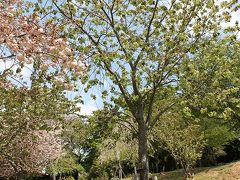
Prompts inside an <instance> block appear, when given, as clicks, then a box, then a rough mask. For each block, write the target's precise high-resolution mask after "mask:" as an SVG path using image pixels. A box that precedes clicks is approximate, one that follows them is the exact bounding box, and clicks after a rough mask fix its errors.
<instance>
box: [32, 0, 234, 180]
mask: <svg viewBox="0 0 240 180" xmlns="http://www.w3.org/2000/svg"><path fill="white" fill-rule="evenodd" d="M41 3H42V1H40V2H39V3H38V4H37V6H36V8H37V9H38V10H39V12H40V13H41V14H42V16H44V15H46V18H49V19H51V21H56V22H58V23H59V24H61V25H60V27H61V29H62V31H63V36H66V37H68V38H69V39H70V42H71V43H73V44H74V47H75V49H76V50H78V51H80V52H81V53H83V55H82V58H83V59H85V60H88V65H89V66H88V67H89V68H88V69H89V74H95V77H96V78H95V79H91V78H90V80H89V81H88V86H87V88H91V87H92V86H93V85H103V84H105V81H107V82H108V83H109V84H108V85H107V87H106V89H105V90H103V92H102V95H103V97H111V98H110V99H111V101H112V102H114V104H115V105H116V106H119V107H120V110H121V109H122V108H124V109H127V110H128V111H129V112H130V113H131V115H132V116H133V118H134V122H135V123H136V124H137V127H138V128H137V134H138V136H137V138H138V144H139V146H138V158H139V172H140V179H141V180H146V179H147V178H148V173H147V172H148V165H147V164H148V163H147V161H148V160H147V159H148V146H147V141H148V140H147V139H148V132H149V130H150V129H151V128H152V127H153V126H154V125H155V123H156V122H157V121H158V120H159V118H161V115H163V114H164V113H165V112H167V111H168V110H169V109H170V108H171V107H172V106H174V104H175V103H176V102H175V101H174V100H172V98H171V100H169V101H167V102H168V103H167V104H165V106H164V107H161V106H160V107H159V106H158V107H155V104H154V100H155V98H156V96H157V92H159V91H160V92H161V91H165V90H166V88H168V87H170V86H172V87H175V88H176V89H175V92H174V93H176V92H177V86H178V80H179V74H180V73H179V69H180V68H179V67H180V66H181V64H182V62H183V61H184V60H186V59H188V58H189V57H193V56H194V55H195V53H196V52H200V51H201V49H202V48H203V47H204V46H207V44H208V42H210V41H216V40H217V39H218V38H221V36H220V34H219V33H220V32H221V22H223V21H230V19H231V11H232V10H233V6H234V4H235V3H236V1H223V2H222V3H221V4H220V3H219V2H217V1H214V0H191V1H190V0H167V1H159V0H93V1H88V0H66V1H64V0H61V1H60V0H59V1H58V0H52V1H48V3H47V5H46V4H45V3H42V4H44V5H45V6H41ZM51 12H52V13H51ZM49 14H51V15H49ZM89 74H88V75H89ZM101 77H104V78H105V81H104V80H103V79H104V78H101ZM83 80H84V81H85V80H86V78H85V79H84V78H83ZM93 97H94V96H93ZM119 97H120V98H119ZM163 98H164V99H165V100H167V99H166V96H163ZM153 109H158V111H157V112H158V113H153Z"/></svg>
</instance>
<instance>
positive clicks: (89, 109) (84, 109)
mask: <svg viewBox="0 0 240 180" xmlns="http://www.w3.org/2000/svg"><path fill="white" fill-rule="evenodd" d="M97 109H98V108H97V107H95V106H91V105H81V110H80V114H81V115H91V114H92V113H93V111H96V110H97Z"/></svg>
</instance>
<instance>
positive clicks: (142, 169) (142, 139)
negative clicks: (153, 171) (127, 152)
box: [138, 118, 148, 180]
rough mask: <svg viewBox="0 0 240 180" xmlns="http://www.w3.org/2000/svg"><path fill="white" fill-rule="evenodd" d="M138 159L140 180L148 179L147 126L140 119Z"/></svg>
mask: <svg viewBox="0 0 240 180" xmlns="http://www.w3.org/2000/svg"><path fill="white" fill-rule="evenodd" d="M138 131H139V134H138V143H139V144H138V158H139V173H140V180H147V179H148V154H147V126H146V123H145V122H144V119H143V118H142V119H141V120H140V121H139V127H138Z"/></svg>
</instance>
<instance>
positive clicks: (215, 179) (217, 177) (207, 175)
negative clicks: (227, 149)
mask: <svg viewBox="0 0 240 180" xmlns="http://www.w3.org/2000/svg"><path fill="white" fill-rule="evenodd" d="M194 174H195V176H194V180H236V179H239V180H240V161H237V162H233V163H229V164H224V165H221V166H214V167H203V168H195V169H194ZM154 175H157V176H158V179H160V180H182V179H183V178H182V176H183V172H182V170H175V171H169V172H164V173H159V174H154ZM124 180H131V178H125V179H124Z"/></svg>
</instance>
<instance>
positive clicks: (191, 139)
mask: <svg viewBox="0 0 240 180" xmlns="http://www.w3.org/2000/svg"><path fill="white" fill-rule="evenodd" d="M153 133H154V134H155V135H156V136H157V139H158V141H160V144H161V147H162V148H163V149H165V150H167V151H169V152H170V153H171V155H172V156H173V157H174V159H175V160H176V161H177V162H178V163H180V164H181V166H182V167H183V169H184V171H185V175H186V176H187V177H188V176H189V173H190V170H191V168H192V167H193V166H194V165H195V163H196V161H197V160H199V159H200V158H201V156H202V151H203V149H204V147H205V145H206V144H205V143H206V140H205V137H204V133H203V132H202V131H201V126H199V125H197V124H192V123H188V122H187V121H186V120H184V118H183V117H182V116H181V114H179V113H174V112H173V113H172V114H170V113H169V114H168V115H167V116H166V117H165V118H164V119H162V120H160V121H159V125H158V126H157V127H156V128H155V130H154V132H153Z"/></svg>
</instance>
